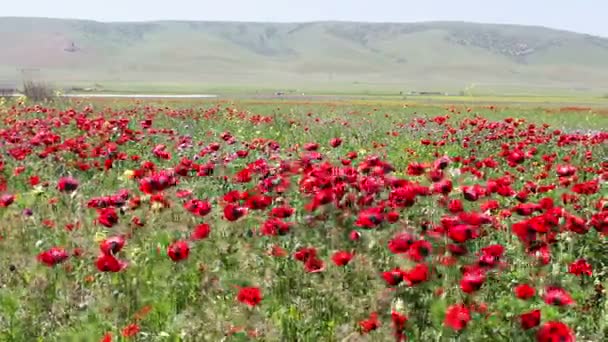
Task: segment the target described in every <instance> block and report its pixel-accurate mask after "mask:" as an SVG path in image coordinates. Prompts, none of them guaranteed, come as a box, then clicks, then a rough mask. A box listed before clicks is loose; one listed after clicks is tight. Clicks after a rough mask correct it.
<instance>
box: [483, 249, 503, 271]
mask: <svg viewBox="0 0 608 342" xmlns="http://www.w3.org/2000/svg"><path fill="white" fill-rule="evenodd" d="M504 252H505V248H504V247H503V246H502V245H499V244H495V245H490V246H487V247H484V248H482V249H481V253H480V255H479V261H478V263H479V266H483V267H494V266H496V264H497V263H498V261H499V260H500V258H501V257H502V254H503V253H504Z"/></svg>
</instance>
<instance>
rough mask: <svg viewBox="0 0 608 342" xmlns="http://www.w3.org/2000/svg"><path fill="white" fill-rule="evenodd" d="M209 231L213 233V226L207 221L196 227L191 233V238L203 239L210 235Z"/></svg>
mask: <svg viewBox="0 0 608 342" xmlns="http://www.w3.org/2000/svg"><path fill="white" fill-rule="evenodd" d="M209 233H211V227H210V226H209V225H208V224H206V223H201V224H199V225H197V226H196V227H195V228H194V231H193V232H192V234H190V239H192V240H193V241H197V240H203V239H206V238H207V237H209Z"/></svg>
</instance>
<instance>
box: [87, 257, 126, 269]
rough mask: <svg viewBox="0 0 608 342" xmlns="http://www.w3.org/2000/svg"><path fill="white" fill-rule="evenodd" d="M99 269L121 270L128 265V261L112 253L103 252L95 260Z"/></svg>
mask: <svg viewBox="0 0 608 342" xmlns="http://www.w3.org/2000/svg"><path fill="white" fill-rule="evenodd" d="M95 265H96V266H97V269H98V270H99V271H101V272H120V271H122V270H124V269H125V268H126V267H127V263H126V262H123V261H121V260H118V259H116V257H115V256H113V255H110V254H101V255H100V256H99V257H97V261H96V262H95Z"/></svg>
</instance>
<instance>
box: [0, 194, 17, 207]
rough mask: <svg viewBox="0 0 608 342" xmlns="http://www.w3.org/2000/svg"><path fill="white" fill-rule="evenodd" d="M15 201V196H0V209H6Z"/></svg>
mask: <svg viewBox="0 0 608 342" xmlns="http://www.w3.org/2000/svg"><path fill="white" fill-rule="evenodd" d="M14 201H15V195H11V194H4V195H2V196H0V207H1V208H6V207H8V206H9V205H11V204H12V203H13V202H14Z"/></svg>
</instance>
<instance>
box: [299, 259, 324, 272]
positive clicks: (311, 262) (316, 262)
mask: <svg viewBox="0 0 608 342" xmlns="http://www.w3.org/2000/svg"><path fill="white" fill-rule="evenodd" d="M304 269H305V270H306V272H308V273H318V272H323V271H324V270H325V263H324V262H323V260H321V259H319V258H317V257H316V256H315V257H311V258H308V259H307V260H306V261H305V262H304Z"/></svg>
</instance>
